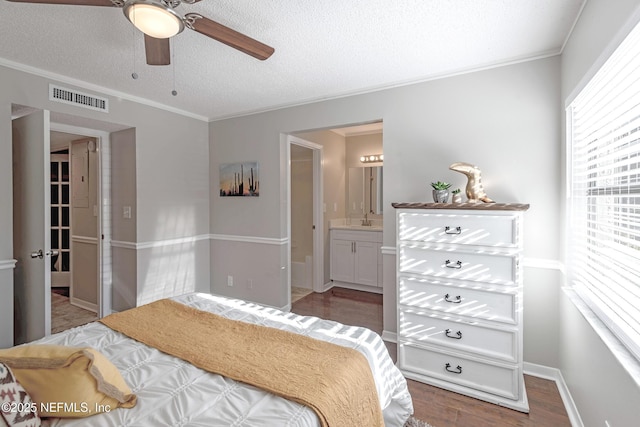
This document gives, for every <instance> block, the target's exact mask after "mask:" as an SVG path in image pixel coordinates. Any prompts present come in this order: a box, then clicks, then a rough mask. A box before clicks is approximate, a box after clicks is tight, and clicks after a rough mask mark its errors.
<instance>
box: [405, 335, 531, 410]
mask: <svg viewBox="0 0 640 427" xmlns="http://www.w3.org/2000/svg"><path fill="white" fill-rule="evenodd" d="M398 362H399V366H400V369H401V370H406V371H411V372H414V373H416V374H421V375H426V376H429V377H433V378H437V379H440V380H444V381H447V382H451V383H455V384H459V385H462V386H465V387H469V388H473V389H476V390H481V391H485V392H487V393H491V394H494V395H498V396H502V397H506V398H509V399H518V398H519V388H518V387H519V386H518V376H519V375H520V374H521V373H520V372H519V369H518V367H517V366H516V365H509V364H506V363H495V364H494V363H489V362H485V361H482V360H479V359H474V358H471V357H465V356H460V355H457V354H456V353H454V352H449V351H440V350H435V349H432V348H428V347H422V346H418V345H415V344H412V343H402V342H401V343H399V352H398Z"/></svg>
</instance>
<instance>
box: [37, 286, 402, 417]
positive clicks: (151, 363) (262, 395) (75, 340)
mask: <svg viewBox="0 0 640 427" xmlns="http://www.w3.org/2000/svg"><path fill="white" fill-rule="evenodd" d="M173 300H175V301H178V302H181V303H183V304H187V305H190V306H193V307H196V308H198V309H201V310H206V311H210V312H212V313H216V314H219V315H221V316H225V317H228V318H230V319H235V320H241V321H244V322H248V323H255V324H260V325H264V326H270V327H275V328H278V329H284V330H288V331H291V332H295V333H299V334H302V335H307V336H310V337H313V338H316V339H320V340H323V341H329V342H333V343H335V344H339V345H343V346H347V347H351V348H354V349H356V350H358V351H360V352H361V353H362V354H363V355H364V356H366V358H367V360H368V361H369V365H370V366H371V370H372V372H373V375H374V378H375V381H376V386H377V391H378V397H379V399H380V406H381V408H382V410H383V414H384V419H385V425H386V426H387V427H401V426H402V425H404V422H405V421H406V419H407V418H408V417H409V415H410V414H412V413H413V406H412V402H411V396H410V395H409V391H408V389H407V383H406V380H405V379H404V377H403V376H402V374H401V373H400V371H399V370H398V369H397V368H396V366H395V365H394V364H393V362H392V360H391V358H390V357H389V354H388V352H387V349H386V347H385V345H384V342H383V341H382V339H381V338H380V336H379V335H377V334H376V333H374V332H372V331H371V330H369V329H365V328H360V327H355V326H347V325H342V324H340V323H337V322H333V321H329V320H322V319H319V318H316V317H308V316H298V315H296V314H292V313H286V312H282V311H280V310H276V309H273V308H267V307H263V306H259V305H256V304H251V303H247V302H244V301H240V300H233V299H227V298H223V297H217V296H212V295H208V294H195V293H193V294H187V295H183V296H180V297H175V298H173ZM158 321H159V322H161V321H162V319H158ZM185 333H189V331H185ZM35 343H38V344H58V345H68V346H80V347H93V348H95V349H97V350H99V351H100V352H102V353H103V354H104V355H105V356H107V357H108V358H109V360H111V361H112V362H113V363H114V365H115V366H116V367H118V369H119V370H120V372H121V373H122V376H123V377H124V379H125V380H126V382H127V384H129V386H130V387H131V389H132V390H133V392H134V393H135V394H137V395H138V403H137V405H136V406H135V407H134V408H132V409H116V410H113V411H112V412H110V413H105V414H99V415H94V416H92V417H90V418H84V419H75V420H74V419H64V420H63V419H54V418H52V419H49V420H48V422H47V425H50V426H98V427H102V426H130V427H134V426H203V427H204V426H208V427H212V426H213V427H215V426H220V427H222V426H225V427H226V426H247V427H280V426H291V427H294V426H295V427H311V426H313V427H315V426H319V421H318V418H317V417H316V415H315V413H314V412H313V411H312V410H311V409H309V408H307V407H306V406H303V405H300V404H298V403H294V402H291V401H288V400H286V399H283V398H281V397H278V396H275V395H273V394H270V393H268V392H264V391H262V390H260V389H257V388H255V387H252V386H249V385H246V384H243V383H239V382H236V381H233V380H230V379H228V378H225V377H222V376H220V375H215V374H211V373H208V372H206V371H203V370H201V369H198V368H196V367H194V366H193V365H191V364H190V363H188V362H184V361H182V360H180V359H177V358H175V357H172V356H169V355H167V354H164V353H162V352H160V351H158V350H155V349H153V348H150V347H148V346H146V345H144V344H141V343H139V342H137V341H135V340H132V339H130V338H127V337H126V336H124V335H122V334H121V333H119V332H115V331H113V330H111V329H110V328H108V327H106V326H104V325H103V324H101V323H98V322H94V323H90V324H88V325H85V326H81V327H78V328H74V329H70V330H67V331H64V332H61V333H59V334H56V335H52V336H50V337H45V338H43V339H40V340H38V341H36V342H35Z"/></svg>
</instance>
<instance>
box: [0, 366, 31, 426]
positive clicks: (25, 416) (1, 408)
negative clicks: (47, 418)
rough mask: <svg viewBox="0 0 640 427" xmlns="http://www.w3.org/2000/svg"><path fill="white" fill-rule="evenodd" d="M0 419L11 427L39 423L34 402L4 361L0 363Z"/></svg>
mask: <svg viewBox="0 0 640 427" xmlns="http://www.w3.org/2000/svg"><path fill="white" fill-rule="evenodd" d="M0 420H2V421H4V423H5V424H6V425H8V426H12V427H39V426H40V425H41V420H40V417H39V416H38V409H37V406H36V404H35V403H34V402H33V400H31V397H30V396H29V394H28V393H27V392H26V391H25V389H24V388H22V386H21V385H20V383H19V382H18V381H16V378H15V377H14V376H13V373H12V372H11V369H9V367H8V366H7V365H5V364H4V363H0Z"/></svg>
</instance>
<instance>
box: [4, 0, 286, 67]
mask: <svg viewBox="0 0 640 427" xmlns="http://www.w3.org/2000/svg"><path fill="white" fill-rule="evenodd" d="M9 1H12V2H18V3H45V4H64V5H74V6H112V7H121V8H123V12H124V15H125V16H126V17H127V19H128V20H129V21H130V22H131V23H132V24H133V25H135V27H136V28H138V29H139V30H140V31H142V32H143V33H144V45H145V52H146V57H147V64H149V65H169V64H170V62H171V53H170V48H169V38H170V37H173V36H175V35H176V34H179V33H180V32H182V30H184V28H185V27H187V28H189V29H191V30H194V31H197V32H198V33H200V34H204V35H205V36H207V37H211V38H212V39H215V40H217V41H219V42H221V43H224V44H226V45H227V46H231V47H232V48H234V49H237V50H239V51H241V52H244V53H246V54H247V55H251V56H253V57H254V58H257V59H259V60H262V61H264V60H265V59H267V58H269V57H270V56H271V55H272V54H273V52H274V49H273V48H272V47H270V46H267V45H266V44H264V43H261V42H259V41H257V40H255V39H252V38H251V37H249V36H246V35H244V34H242V33H239V32H237V31H235V30H233V29H231V28H229V27H226V26H224V25H222V24H220V23H218V22H215V21H212V20H211V19H209V18H206V17H204V16H202V15H200V14H198V13H187V14H186V15H184V17H182V16H180V15H179V14H178V13H176V12H175V11H174V9H175V8H176V7H178V6H180V4H181V3H187V4H194V3H197V2H199V1H200V0H9Z"/></svg>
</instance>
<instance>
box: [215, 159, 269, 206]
mask: <svg viewBox="0 0 640 427" xmlns="http://www.w3.org/2000/svg"><path fill="white" fill-rule="evenodd" d="M219 178H220V197H258V196H260V180H259V174H258V162H256V161H252V162H238V163H224V164H221V165H220V168H219Z"/></svg>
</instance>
